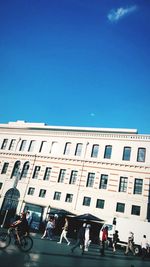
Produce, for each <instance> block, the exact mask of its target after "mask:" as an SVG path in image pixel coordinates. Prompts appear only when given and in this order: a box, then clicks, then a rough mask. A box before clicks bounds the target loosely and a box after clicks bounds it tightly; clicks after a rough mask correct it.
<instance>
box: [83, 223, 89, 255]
mask: <svg viewBox="0 0 150 267" xmlns="http://www.w3.org/2000/svg"><path fill="white" fill-rule="evenodd" d="M90 231H91V225H90V224H87V226H86V228H85V241H84V251H88V248H89V245H90V243H91V239H90V234H91V233H90Z"/></svg>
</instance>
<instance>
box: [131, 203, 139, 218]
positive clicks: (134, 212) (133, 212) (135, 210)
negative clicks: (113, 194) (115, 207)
mask: <svg viewBox="0 0 150 267" xmlns="http://www.w3.org/2000/svg"><path fill="white" fill-rule="evenodd" d="M140 210H141V207H140V206H135V205H132V210H131V214H132V215H138V216H140Z"/></svg>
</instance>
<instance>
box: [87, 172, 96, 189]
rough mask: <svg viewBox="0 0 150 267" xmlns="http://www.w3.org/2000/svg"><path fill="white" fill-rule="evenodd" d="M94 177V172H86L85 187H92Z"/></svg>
mask: <svg viewBox="0 0 150 267" xmlns="http://www.w3.org/2000/svg"><path fill="white" fill-rule="evenodd" d="M94 178H95V173H91V172H90V173H89V174H88V179H87V183H86V186H87V187H93V185H94Z"/></svg>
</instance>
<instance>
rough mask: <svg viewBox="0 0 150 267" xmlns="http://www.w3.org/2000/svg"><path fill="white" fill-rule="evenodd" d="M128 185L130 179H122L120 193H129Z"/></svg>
mask: <svg viewBox="0 0 150 267" xmlns="http://www.w3.org/2000/svg"><path fill="white" fill-rule="evenodd" d="M127 184H128V178H127V177H120V183H119V192H127Z"/></svg>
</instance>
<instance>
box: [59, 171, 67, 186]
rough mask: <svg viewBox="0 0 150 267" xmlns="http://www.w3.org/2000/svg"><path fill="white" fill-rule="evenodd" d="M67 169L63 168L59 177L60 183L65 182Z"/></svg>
mask: <svg viewBox="0 0 150 267" xmlns="http://www.w3.org/2000/svg"><path fill="white" fill-rule="evenodd" d="M65 174H66V170H65V169H61V170H60V173H59V177H58V183H63V182H64V179H65Z"/></svg>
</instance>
